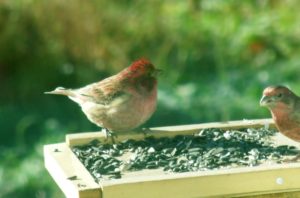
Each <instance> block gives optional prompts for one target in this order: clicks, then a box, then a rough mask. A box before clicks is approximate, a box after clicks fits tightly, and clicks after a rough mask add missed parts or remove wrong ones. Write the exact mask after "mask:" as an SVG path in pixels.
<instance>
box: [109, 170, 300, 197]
mask: <svg viewBox="0 0 300 198" xmlns="http://www.w3.org/2000/svg"><path fill="white" fill-rule="evenodd" d="M213 172H215V171H213ZM215 173H216V172H215ZM299 175H300V168H299V164H298V165H297V166H296V167H294V168H284V169H280V168H279V169H278V168H277V169H271V170H263V171H246V172H243V171H241V172H235V173H231V172H230V171H229V172H228V173H226V174H225V173H224V174H214V175H209V174H204V175H202V176H191V177H177V178H170V179H153V180H144V181H140V182H126V183H122V184H121V183H120V184H112V183H108V184H103V197H105V198H117V197H122V198H131V197H139V198H151V197H172V198H186V197H239V196H251V195H257V194H269V193H279V192H289V191H290V192H293V191H299V190H300V183H299ZM281 182H282V184H281Z"/></svg>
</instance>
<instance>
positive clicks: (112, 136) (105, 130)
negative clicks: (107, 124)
mask: <svg viewBox="0 0 300 198" xmlns="http://www.w3.org/2000/svg"><path fill="white" fill-rule="evenodd" d="M102 131H103V132H104V133H105V136H106V139H108V138H109V137H110V138H111V142H112V143H113V144H115V143H116V141H115V137H117V135H116V134H115V133H113V132H112V131H110V130H108V129H107V128H102Z"/></svg>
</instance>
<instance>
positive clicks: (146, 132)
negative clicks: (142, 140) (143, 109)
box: [142, 128, 151, 136]
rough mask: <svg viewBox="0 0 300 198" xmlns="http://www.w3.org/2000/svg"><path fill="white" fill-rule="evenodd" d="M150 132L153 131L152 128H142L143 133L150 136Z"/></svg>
mask: <svg viewBox="0 0 300 198" xmlns="http://www.w3.org/2000/svg"><path fill="white" fill-rule="evenodd" d="M150 132H151V129H150V128H142V133H143V134H144V136H148V135H149V133H150Z"/></svg>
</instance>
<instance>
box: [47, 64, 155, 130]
mask: <svg viewBox="0 0 300 198" xmlns="http://www.w3.org/2000/svg"><path fill="white" fill-rule="evenodd" d="M159 71H160V70H158V69H156V68H155V67H154V65H152V64H151V63H150V62H149V61H148V60H146V59H140V60H137V61H135V62H133V63H132V64H131V65H130V66H129V67H128V68H125V69H124V70H122V71H121V72H119V73H118V74H116V75H114V76H111V77H109V78H106V79H104V80H102V81H100V82H96V83H92V84H89V85H87V86H85V87H82V88H79V89H65V88H62V87H58V88H56V89H55V90H54V91H51V92H45V93H47V94H58V95H65V96H68V97H69V98H70V99H71V100H73V101H75V102H76V103H78V104H79V105H80V107H81V109H82V111H83V112H84V113H85V115H86V116H87V118H88V119H89V120H90V121H91V122H92V123H94V124H96V125H98V126H99V127H102V128H105V129H108V130H109V131H110V132H122V131H128V130H131V129H135V128H137V127H138V126H140V125H141V124H143V123H144V122H145V121H147V120H148V119H149V118H150V116H151V115H152V114H153V112H154V111H155V108H156V100H157V80H156V75H157V74H158V73H159Z"/></svg>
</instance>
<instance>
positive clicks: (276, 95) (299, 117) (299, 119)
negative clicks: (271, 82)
mask: <svg viewBox="0 0 300 198" xmlns="http://www.w3.org/2000/svg"><path fill="white" fill-rule="evenodd" d="M260 105H261V106H265V107H267V108H268V109H269V110H270V111H271V114H272V118H273V120H274V122H275V124H276V126H277V128H278V130H279V131H280V132H281V133H282V134H284V135H285V136H287V137H289V138H290V139H292V140H295V141H298V142H300V98H299V97H298V96H297V95H295V94H294V93H293V92H292V91H291V90H289V89H288V88H286V87H284V86H270V87H267V88H266V89H265V90H264V91H263V96H262V98H261V100H260Z"/></svg>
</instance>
